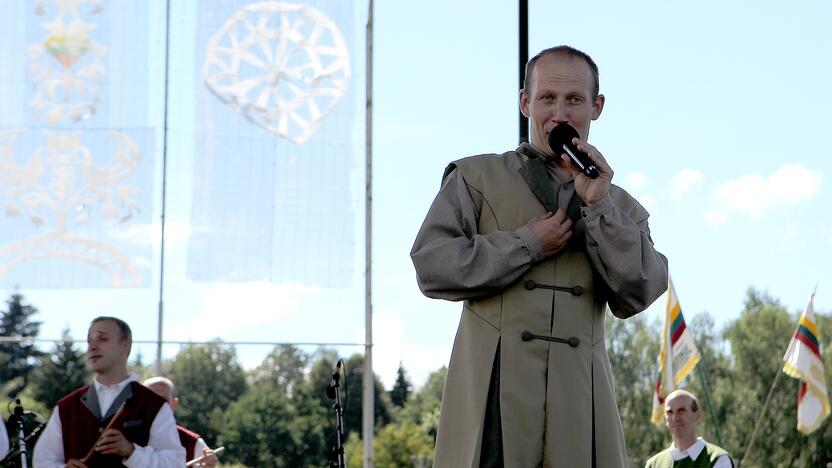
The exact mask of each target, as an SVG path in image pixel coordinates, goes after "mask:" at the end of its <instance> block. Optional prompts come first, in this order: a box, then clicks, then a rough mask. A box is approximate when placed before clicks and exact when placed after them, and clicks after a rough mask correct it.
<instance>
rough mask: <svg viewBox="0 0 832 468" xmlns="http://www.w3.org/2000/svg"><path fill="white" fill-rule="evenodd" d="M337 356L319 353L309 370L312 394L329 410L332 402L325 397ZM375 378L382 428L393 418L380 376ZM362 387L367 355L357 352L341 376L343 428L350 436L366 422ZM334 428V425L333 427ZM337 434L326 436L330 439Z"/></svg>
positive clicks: (377, 421) (378, 425)
mask: <svg viewBox="0 0 832 468" xmlns="http://www.w3.org/2000/svg"><path fill="white" fill-rule="evenodd" d="M337 360H338V359H337V357H336V355H335V354H334V353H333V352H331V351H325V352H322V353H319V354H318V359H317V361H315V363H314V364H313V365H312V369H311V370H310V372H309V375H310V379H311V381H310V386H311V388H312V392H313V395H314V396H316V397H317V398H318V402H319V403H320V405H321V406H322V407H324V408H326V409H327V410H328V411H330V410H331V408H332V403H333V401H332V400H330V399H329V398H327V396H326V387H327V386H328V385H329V383H330V381H331V380H332V372H333V370H334V369H335V363H336V362H337ZM374 377H375V379H374V381H375V385H374V387H375V398H374V400H375V401H374V407H375V411H374V413H375V427H376V429H378V428H381V427H383V426H384V425H386V424H388V423H389V422H390V421H391V420H392V414H391V404H390V400H389V397H388V396H387V392H386V391H385V390H384V386H383V385H382V383H381V380H380V379H379V378H378V376H377V375H376V376H374ZM363 388H364V356H363V355H361V354H354V355H352V356H351V357H350V358H349V359H346V360H345V362H344V370H343V373H342V378H341V400H342V402H343V406H344V430H345V432H346V434H347V435H349V433H351V432H357V433H359V434H361V432H362V424H363V416H362V415H363V413H362V411H363V410H362V408H363V403H364V402H363V398H362V396H363ZM333 427H334V426H333ZM332 437H334V432H333V433H332V434H331V436H330V435H329V434H328V435H327V440H331V438H332Z"/></svg>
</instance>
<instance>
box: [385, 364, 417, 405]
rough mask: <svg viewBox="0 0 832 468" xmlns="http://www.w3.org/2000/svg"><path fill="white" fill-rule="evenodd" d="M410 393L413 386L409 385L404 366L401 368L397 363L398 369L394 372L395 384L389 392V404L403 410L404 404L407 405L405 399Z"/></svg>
mask: <svg viewBox="0 0 832 468" xmlns="http://www.w3.org/2000/svg"><path fill="white" fill-rule="evenodd" d="M412 392H413V384H412V383H410V380H409V379H408V378H407V373H406V372H405V370H404V366H402V363H401V362H399V369H398V370H397V371H396V382H395V383H394V384H393V388H392V389H391V390H390V402H391V403H393V405H395V406H397V407H399V408H404V404H405V403H407V397H409V396H410V394H411V393H412Z"/></svg>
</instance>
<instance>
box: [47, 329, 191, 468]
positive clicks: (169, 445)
mask: <svg viewBox="0 0 832 468" xmlns="http://www.w3.org/2000/svg"><path fill="white" fill-rule="evenodd" d="M132 344H133V338H132V332H131V331H130V327H129V326H128V325H127V323H125V322H124V321H123V320H121V319H118V318H115V317H98V318H96V319H94V320H93V321H92V323H90V328H89V332H88V333H87V363H88V364H89V366H90V369H91V370H92V372H93V374H94V378H93V383H92V384H90V385H87V386H84V387H82V388H79V389H78V390H76V391H74V392H72V393H70V394H69V395H67V396H65V397H64V398H62V399H61V400H60V401H58V404H57V405H56V406H55V408H54V410H53V411H52V416H51V417H50V418H49V422H48V423H47V424H46V428H45V429H44V431H43V434H42V435H41V437H40V439H38V442H37V445H35V452H34V459H33V462H34V466H37V467H38V468H63V467H67V468H87V467H88V468H98V467H106V468H109V467H121V466H127V467H142V468H162V467H171V468H173V467H176V468H180V467H181V466H182V465H183V460H184V459H185V449H184V448H183V447H182V445H181V444H180V443H179V435H178V433H177V431H176V421H175V420H174V417H173V410H172V409H171V407H170V405H169V404H168V403H167V401H165V399H164V398H162V397H160V396H159V395H157V394H156V393H154V392H153V391H152V390H150V389H148V388H147V387H145V386H144V385H142V384H141V383H139V382H138V381H137V376H136V375H134V374H132V375H131V374H128V372H127V358H128V357H129V356H130V348H131V347H132Z"/></svg>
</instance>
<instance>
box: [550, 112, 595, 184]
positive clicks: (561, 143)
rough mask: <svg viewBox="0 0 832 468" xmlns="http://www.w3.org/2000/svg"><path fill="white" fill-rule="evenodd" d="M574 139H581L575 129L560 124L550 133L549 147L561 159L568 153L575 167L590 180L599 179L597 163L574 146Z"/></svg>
mask: <svg viewBox="0 0 832 468" xmlns="http://www.w3.org/2000/svg"><path fill="white" fill-rule="evenodd" d="M573 138H580V137H579V136H578V131H577V130H575V127H573V126H571V125H569V124H565V123H562V124H558V125H556V126H555V128H553V129H552V130H551V131H550V132H549V146H550V147H551V148H552V151H554V152H555V156H558V157H560V155H561V154H563V153H566V154H567V155H568V156H569V159H571V160H572V164H574V165H575V167H577V168H578V169H580V170H581V172H583V173H584V175H585V176H587V177H589V178H590V179H597V178H598V167H597V166H596V165H595V162H593V161H592V159H590V158H589V155H588V154H586V153H584V152H583V151H581V150H579V149H578V148H577V147H576V146H575V145H573V144H572V139H573Z"/></svg>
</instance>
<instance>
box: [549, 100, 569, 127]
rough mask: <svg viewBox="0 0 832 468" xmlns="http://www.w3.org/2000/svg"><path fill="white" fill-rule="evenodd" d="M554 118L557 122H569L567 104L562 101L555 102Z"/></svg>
mask: <svg viewBox="0 0 832 468" xmlns="http://www.w3.org/2000/svg"><path fill="white" fill-rule="evenodd" d="M552 120H553V121H555V122H557V123H568V122H569V115H568V112H567V109H566V106H565V105H564V104H563V103H561V102H555V103H554V105H553V108H552Z"/></svg>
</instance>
